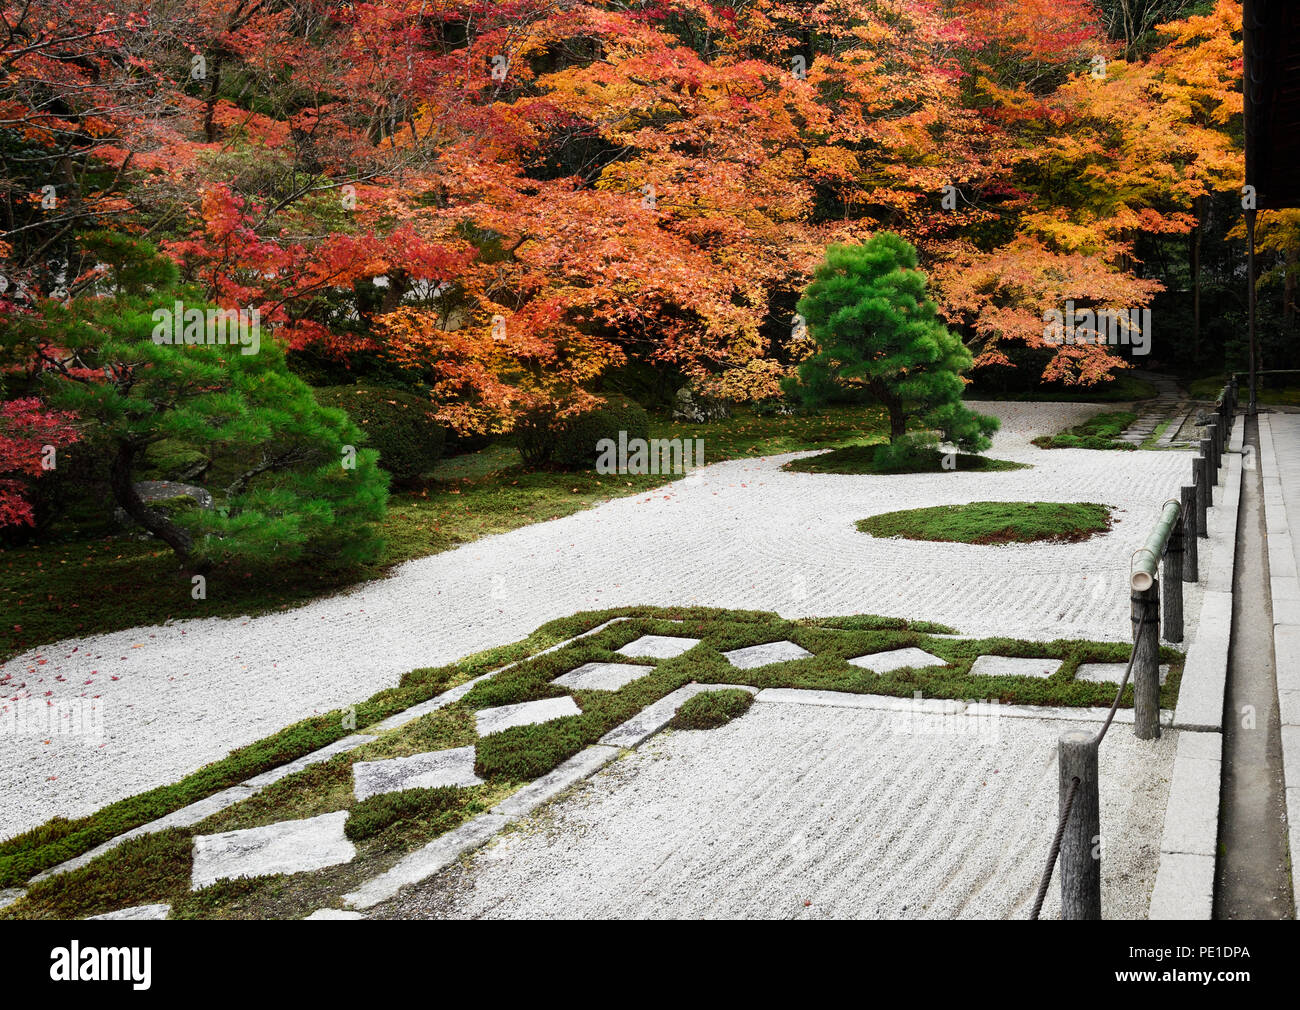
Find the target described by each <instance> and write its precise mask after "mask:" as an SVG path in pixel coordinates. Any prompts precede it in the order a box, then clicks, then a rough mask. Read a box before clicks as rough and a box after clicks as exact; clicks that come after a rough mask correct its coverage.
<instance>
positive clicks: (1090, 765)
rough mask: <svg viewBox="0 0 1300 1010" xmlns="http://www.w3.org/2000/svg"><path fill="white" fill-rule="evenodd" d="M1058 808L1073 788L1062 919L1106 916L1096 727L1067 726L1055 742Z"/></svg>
mask: <svg viewBox="0 0 1300 1010" xmlns="http://www.w3.org/2000/svg"><path fill="white" fill-rule="evenodd" d="M1056 764H1057V768H1058V770H1059V783H1060V788H1059V793H1058V797H1059V798H1058V807H1059V809H1060V811H1061V812H1062V813H1064V811H1065V800H1066V797H1067V796H1068V795H1069V792H1070V786H1071V784H1072V783H1073V781H1074V780H1075V779H1076V778H1077V779H1078V780H1079V784H1078V785H1077V786H1075V787H1074V801H1073V803H1072V805H1071V807H1070V820H1069V823H1067V824H1066V826H1065V835H1064V837H1063V838H1062V839H1061V918H1062V919H1100V918H1101V802H1100V796H1099V790H1098V781H1097V738H1096V736H1095V734H1094V733H1093V732H1092V731H1091V730H1086V729H1067V730H1066V731H1065V732H1063V733H1062V734H1061V736H1060V738H1059V739H1058V741H1057V745H1056Z"/></svg>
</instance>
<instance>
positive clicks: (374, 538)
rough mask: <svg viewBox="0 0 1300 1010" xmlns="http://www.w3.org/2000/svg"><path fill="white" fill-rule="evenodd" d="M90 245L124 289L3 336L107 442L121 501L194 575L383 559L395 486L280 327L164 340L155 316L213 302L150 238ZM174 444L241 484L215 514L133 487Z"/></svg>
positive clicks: (50, 308) (219, 492)
mask: <svg viewBox="0 0 1300 1010" xmlns="http://www.w3.org/2000/svg"><path fill="white" fill-rule="evenodd" d="M85 244H86V245H87V247H88V251H90V252H91V254H92V255H93V256H95V257H97V258H98V259H99V260H100V261H101V262H104V263H107V264H109V266H110V271H109V274H108V277H107V279H106V280H107V284H106V287H108V289H109V291H110V292H111V293H109V294H105V295H99V296H93V297H77V298H73V299H71V300H70V301H69V302H67V303H66V304H60V303H58V302H56V301H54V300H52V299H51V300H50V301H48V302H46V303H45V304H44V305H43V306H42V312H41V314H40V315H39V316H33V317H29V318H26V319H24V320H21V321H20V322H19V323H18V324H17V325H15V326H14V327H13V328H12V329H11V331H10V332H9V333H8V334H6V336H5V338H4V340H5V343H6V344H11V345H14V346H20V347H23V348H24V349H25V350H26V351H28V352H29V353H30V352H31V351H36V352H38V353H40V354H41V356H42V358H43V359H44V360H45V361H46V362H47V363H48V365H49V366H50V367H48V368H47V369H46V370H45V372H44V373H43V374H42V383H43V386H44V388H43V390H42V392H43V393H44V395H45V397H46V399H47V400H48V401H49V403H50V405H51V406H53V407H55V408H57V409H61V410H71V411H74V412H76V414H77V415H78V416H79V417H80V418H81V419H82V420H83V421H84V422H87V423H88V425H89V426H92V427H93V430H94V431H95V432H96V434H97V435H98V436H100V439H101V443H100V444H102V445H103V446H104V449H103V451H104V453H105V454H106V455H107V456H108V457H109V470H110V485H111V488H112V492H113V496H114V498H115V499H116V500H117V504H118V505H120V506H121V507H122V508H123V509H124V510H125V511H126V512H127V514H128V515H130V516H131V518H132V519H134V520H135V521H136V522H137V523H139V524H140V525H141V526H143V527H144V528H145V529H146V530H148V531H149V532H150V533H152V534H154V535H155V536H157V537H158V538H159V539H161V540H163V541H164V542H165V543H167V544H168V545H169V546H171V547H172V549H173V550H175V551H176V553H177V554H178V555H179V556H180V557H181V558H182V559H183V560H184V561H185V562H186V563H187V564H190V565H191V566H195V567H198V566H205V565H208V564H211V563H214V562H220V561H228V560H236V559H237V560H245V561H261V562H269V563H284V562H293V561H297V560H300V559H306V558H308V557H313V558H317V559H322V558H328V559H330V560H331V561H337V562H341V563H345V564H346V563H359V562H364V561H369V560H374V559H376V558H377V557H378V556H379V554H380V550H381V548H382V543H381V541H380V538H379V535H378V533H377V531H376V529H375V528H374V526H373V524H374V523H375V522H377V521H378V520H381V519H382V518H383V517H384V511H385V507H386V504H387V499H388V482H387V477H386V475H385V474H384V473H383V472H382V471H381V470H380V469H379V467H378V464H377V455H378V454H377V453H376V452H375V451H374V450H373V449H367V448H364V447H363V443H364V440H365V436H364V435H363V433H362V432H361V430H360V429H359V428H358V427H357V426H356V425H355V424H354V423H353V422H352V421H351V420H349V418H348V416H347V415H346V414H345V413H344V412H343V411H341V410H335V409H329V408H325V407H321V406H319V405H317V403H316V400H315V398H314V397H313V395H312V391H311V389H310V387H308V386H307V385H306V383H304V382H303V381H302V380H301V379H299V378H298V377H297V376H295V375H293V374H292V373H291V372H290V371H289V370H288V368H287V367H286V365H285V360H284V354H283V352H282V351H281V350H280V348H279V347H278V346H277V345H276V343H275V341H274V340H273V339H272V337H271V335H270V334H269V333H268V332H263V333H262V334H261V339H260V341H259V343H258V345H257V350H256V353H249V354H246V353H243V351H244V350H245V348H244V347H241V346H239V345H234V346H231V345H230V344H224V345H223V344H216V343H213V344H208V343H193V344H166V343H158V342H155V339H154V334H155V328H156V327H157V326H158V325H160V324H159V321H158V319H156V318H155V315H154V312H155V310H156V309H166V310H174V308H175V306H176V303H177V302H178V301H179V302H181V303H182V305H183V307H184V308H185V309H187V310H188V309H190V308H198V309H202V310H205V311H206V309H207V308H208V307H209V306H207V305H206V304H205V303H203V302H202V301H201V299H199V298H198V297H197V296H195V295H194V293H193V292H190V291H188V290H187V289H185V288H183V287H180V286H179V285H178V283H177V274H176V268H175V266H174V265H173V264H171V263H170V262H169V261H167V260H165V259H162V258H161V257H158V256H157V255H156V254H155V253H154V250H153V249H152V247H150V246H149V245H148V244H147V243H144V242H134V241H127V240H124V239H123V238H122V237H121V236H111V237H105V236H98V235H92V236H88V237H87V238H86V240H85ZM250 346H251V345H250ZM165 440H172V441H174V442H175V443H180V444H183V445H186V446H189V447H192V448H193V449H195V450H197V451H199V452H202V453H203V454H204V455H205V456H207V457H208V458H210V459H212V460H213V466H214V470H218V471H221V472H224V473H225V474H226V475H227V476H232V477H233V479H232V480H230V482H229V484H228V486H226V487H225V488H224V490H223V489H221V488H213V489H212V490H213V492H214V496H215V498H216V507H215V508H213V509H189V510H184V511H179V512H173V513H171V514H170V515H168V514H166V513H165V512H164V511H163V510H160V509H156V508H151V507H149V506H148V505H146V504H144V503H143V502H141V500H140V499H139V496H138V495H137V494H136V492H135V489H134V482H135V481H137V480H139V479H141V478H142V476H144V475H145V473H146V471H147V467H148V455H147V451H148V449H149V447H150V446H152V445H155V444H157V443H159V442H163V441H165Z"/></svg>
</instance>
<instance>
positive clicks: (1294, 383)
mask: <svg viewBox="0 0 1300 1010" xmlns="http://www.w3.org/2000/svg"><path fill="white" fill-rule="evenodd" d="M1227 381H1228V380H1227V379H1226V378H1225V377H1224V376H1222V375H1207V376H1205V377H1204V378H1201V379H1193V380H1192V381H1191V382H1190V383H1188V387H1187V392H1188V394H1189V395H1190V396H1191V397H1192V399H1194V400H1208V401H1209V402H1210V403H1214V402H1215V401H1217V400H1218V398H1219V394H1220V393H1222V392H1223V387H1224V385H1226V383H1227ZM1237 399H1238V400H1239V401H1240V402H1241V403H1242V404H1243V405H1244V404H1246V403H1247V402H1249V400H1250V377H1249V376H1247V375H1243V376H1241V378H1240V379H1238V380H1237ZM1255 400H1256V402H1257V403H1265V404H1269V405H1271V406H1280V407H1300V375H1260V376H1258V377H1257V380H1256V383H1255ZM1239 409H1244V407H1243V408H1239Z"/></svg>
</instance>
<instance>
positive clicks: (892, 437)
mask: <svg viewBox="0 0 1300 1010" xmlns="http://www.w3.org/2000/svg"><path fill="white" fill-rule="evenodd" d="M885 407H886V409H887V410H888V411H889V441H890V443H891V444H892V443H894V442H897V441H898V440H899V439H900V438H902V437H903V436H904V435H906V434H907V415H906V414H904V413H903V401H902V400H901V399H899V398H898V397H896V396H893V397H889V398H888V399H886V400H885Z"/></svg>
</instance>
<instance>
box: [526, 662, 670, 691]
mask: <svg viewBox="0 0 1300 1010" xmlns="http://www.w3.org/2000/svg"><path fill="white" fill-rule="evenodd" d="M654 672H655V668H654V667H653V666H637V665H635V664H634V663H584V664H583V665H582V666H580V667H578V668H577V669H576V670H570V671H569V672H568V673H566V674H564V676H562V677H556V678H555V679H554V680H553V681H551V683H552V684H558V685H559V686H560V687H570V688H573V689H574V690H577V691H617V690H618V689H619V688H620V687H624V686H626V685H627V684H630V683H632V681H634V680H640V679H641V678H642V677H645V676H648V675H649V674H652V673H654Z"/></svg>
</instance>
